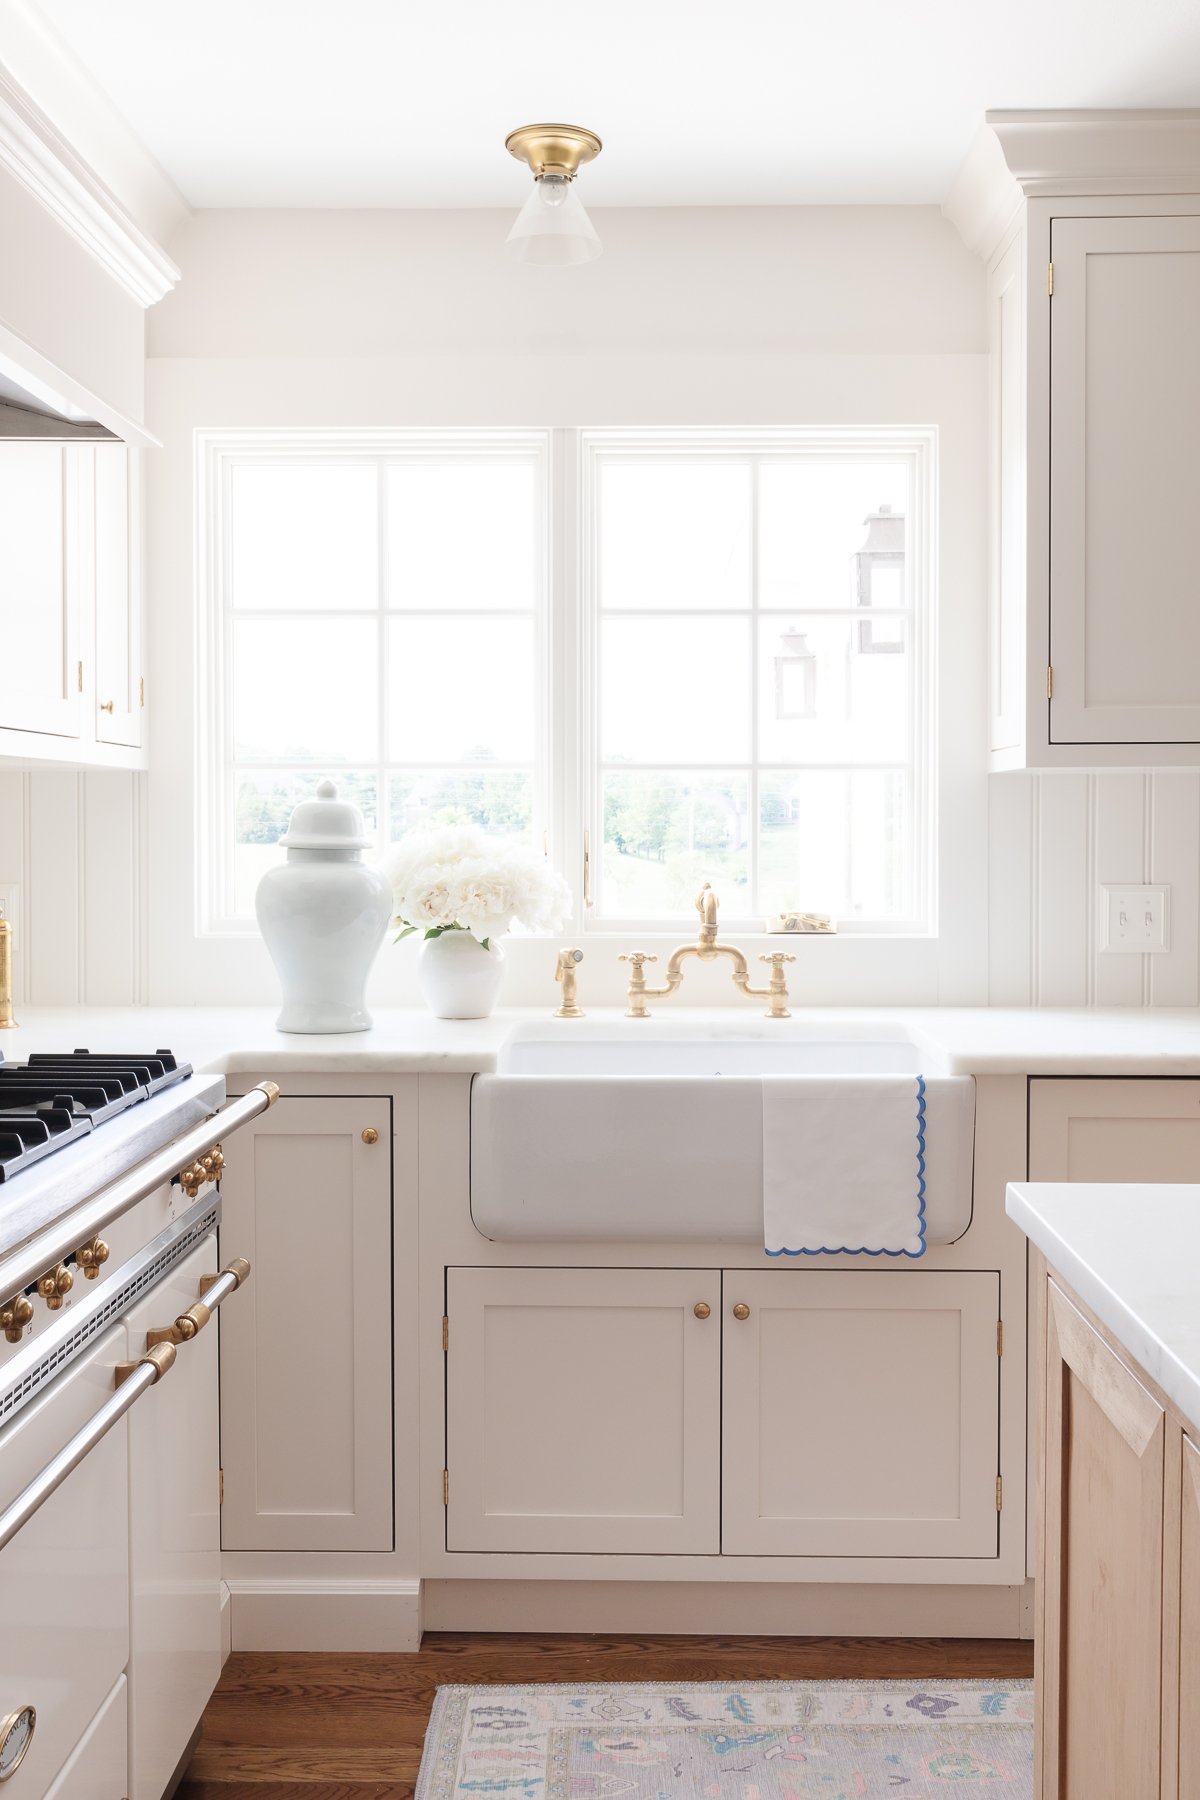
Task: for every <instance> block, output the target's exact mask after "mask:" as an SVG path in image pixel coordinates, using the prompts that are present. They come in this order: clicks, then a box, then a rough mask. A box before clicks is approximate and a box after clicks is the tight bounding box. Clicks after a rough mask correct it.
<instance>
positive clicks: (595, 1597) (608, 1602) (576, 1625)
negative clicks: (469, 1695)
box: [424, 1581, 1024, 1638]
mask: <svg viewBox="0 0 1200 1800" xmlns="http://www.w3.org/2000/svg"><path fill="white" fill-rule="evenodd" d="M1023 1594H1024V1589H1023V1588H1022V1587H995V1586H988V1587H983V1586H980V1587H941V1586H928V1587H899V1586H895V1585H893V1584H891V1583H887V1584H878V1585H867V1584H861V1585H858V1584H847V1583H842V1584H837V1585H831V1584H828V1583H825V1582H816V1583H811V1584H803V1583H796V1584H792V1583H783V1582H779V1583H773V1584H772V1583H767V1582H728V1581H720V1582H715V1581H714V1582H707V1581H695V1582H687V1581H680V1582H675V1581H427V1582H426V1583H425V1594H424V1611H425V1628H426V1630H427V1631H549V1632H562V1631H566V1632H570V1631H611V1632H655V1633H662V1632H665V1633H668V1634H680V1635H686V1634H693V1633H696V1634H705V1635H707V1634H709V1633H712V1632H719V1633H721V1634H722V1635H726V1634H735V1635H757V1636H765V1637H969V1638H975V1637H988V1638H993V1637H994V1638H1018V1637H1021V1636H1022V1635H1023V1632H1022V1598H1023Z"/></svg>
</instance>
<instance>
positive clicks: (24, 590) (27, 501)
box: [0, 440, 145, 768]
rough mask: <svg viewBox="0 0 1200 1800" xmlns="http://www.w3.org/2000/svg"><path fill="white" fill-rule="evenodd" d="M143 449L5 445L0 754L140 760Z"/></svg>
mask: <svg viewBox="0 0 1200 1800" xmlns="http://www.w3.org/2000/svg"><path fill="white" fill-rule="evenodd" d="M140 477H141V453H140V452H139V451H136V450H131V449H130V448H129V447H128V446H127V445H125V444H122V443H115V442H114V443H95V444H93V443H87V442H72V443H63V442H56V441H55V442H47V441H25V440H21V441H10V442H4V443H0V621H2V623H3V636H2V639H0V644H2V649H0V756H14V757H21V758H23V759H29V760H35V759H36V760H50V761H57V762H71V763H76V764H88V765H97V766H101V767H108V768H114V767H116V768H120V767H124V768H134V767H139V766H141V764H142V762H143V756H142V749H143V719H144V717H145V713H144V701H145V681H144V674H143V670H144V656H143V637H142V607H141V582H140V573H141V557H140V543H141V511H140Z"/></svg>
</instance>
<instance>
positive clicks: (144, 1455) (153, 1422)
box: [126, 1237, 253, 1800]
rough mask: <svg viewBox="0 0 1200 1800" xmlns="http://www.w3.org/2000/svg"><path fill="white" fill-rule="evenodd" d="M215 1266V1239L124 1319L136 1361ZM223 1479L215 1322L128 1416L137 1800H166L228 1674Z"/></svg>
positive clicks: (132, 1774) (132, 1786) (182, 1349)
mask: <svg viewBox="0 0 1200 1800" xmlns="http://www.w3.org/2000/svg"><path fill="white" fill-rule="evenodd" d="M216 1266H217V1252H216V1244H215V1242H214V1240H213V1239H212V1238H211V1237H210V1238H209V1239H208V1240H207V1241H206V1242H205V1243H203V1244H201V1245H199V1246H198V1247H197V1248H196V1249H195V1250H193V1251H192V1253H191V1255H190V1256H187V1257H185V1259H184V1260H183V1262H181V1263H180V1264H179V1266H178V1268H176V1269H174V1270H173V1271H172V1273H171V1274H170V1275H169V1276H168V1277H167V1278H166V1280H165V1281H162V1282H160V1283H159V1284H158V1286H157V1287H155V1288H154V1290H153V1291H152V1292H151V1293H149V1294H148V1295H147V1296H146V1298H145V1299H144V1300H141V1301H139V1302H138V1304H137V1306H135V1307H134V1309H133V1310H132V1312H131V1313H130V1314H129V1316H128V1319H127V1321H126V1327H127V1331H128V1339H129V1357H130V1359H131V1360H136V1358H137V1357H139V1356H141V1355H142V1354H143V1353H144V1351H145V1349H146V1334H147V1332H150V1331H155V1330H159V1329H163V1328H167V1327H169V1326H170V1325H171V1324H172V1323H173V1322H174V1320H175V1319H177V1318H178V1317H179V1315H180V1313H182V1312H185V1311H186V1310H187V1308H188V1307H189V1306H192V1305H194V1303H195V1302H196V1301H197V1300H199V1299H200V1297H201V1295H200V1283H201V1277H202V1276H205V1275H211V1274H213V1273H214V1271H215V1270H216ZM251 1279H253V1277H252V1278H251ZM250 1291H251V1289H250V1288H249V1287H246V1288H243V1289H239V1290H238V1292H237V1293H236V1294H234V1295H232V1296H231V1297H230V1299H229V1300H227V1301H226V1302H225V1304H224V1305H223V1306H222V1308H221V1310H220V1313H219V1314H218V1315H216V1316H217V1317H220V1318H221V1319H222V1320H224V1319H225V1318H226V1317H227V1316H228V1314H230V1313H232V1312H233V1311H234V1310H235V1309H236V1308H237V1307H239V1306H241V1305H243V1304H244V1303H245V1301H246V1299H247V1298H248V1296H249V1293H250ZM219 1479H220V1441H219V1436H218V1428H217V1326H216V1324H215V1322H214V1321H210V1322H209V1324H208V1325H207V1326H206V1327H205V1328H204V1329H203V1330H202V1331H200V1332H199V1333H198V1334H197V1335H196V1337H195V1338H193V1339H192V1340H191V1341H190V1342H189V1343H186V1344H181V1345H179V1347H178V1350H177V1353H176V1357H175V1361H174V1364H173V1365H172V1367H171V1369H170V1371H169V1372H168V1374H167V1375H166V1377H165V1378H164V1379H163V1380H162V1381H161V1382H159V1383H158V1384H157V1385H156V1386H154V1387H152V1388H151V1389H150V1390H149V1392H148V1393H145V1394H143V1395H142V1397H141V1399H140V1400H139V1401H138V1403H137V1405H136V1406H135V1407H134V1409H133V1411H132V1412H131V1413H130V1415H129V1583H130V1593H129V1636H130V1654H129V1790H128V1791H129V1800H160V1796H161V1795H162V1794H163V1793H164V1792H165V1791H166V1789H167V1786H168V1785H169V1783H170V1779H171V1776H172V1775H173V1774H174V1772H175V1768H176V1765H177V1764H178V1762H179V1758H180V1757H181V1756H182V1755H183V1752H184V1750H185V1749H186V1747H187V1742H188V1739H189V1738H190V1737H191V1735H192V1732H193V1731H194V1730H195V1728H196V1726H197V1725H198V1724H199V1722H200V1715H201V1713H202V1712H203V1711H204V1708H205V1706H206V1705H207V1704H208V1698H209V1695H210V1694H211V1693H212V1691H213V1689H214V1688H215V1687H216V1685H217V1680H218V1678H219V1676H220V1673H221V1566H220V1564H221V1525H220V1511H219Z"/></svg>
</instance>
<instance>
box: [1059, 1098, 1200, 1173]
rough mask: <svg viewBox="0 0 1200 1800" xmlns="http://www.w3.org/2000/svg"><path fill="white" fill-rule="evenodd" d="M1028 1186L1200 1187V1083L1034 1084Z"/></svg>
mask: <svg viewBox="0 0 1200 1800" xmlns="http://www.w3.org/2000/svg"><path fill="white" fill-rule="evenodd" d="M1029 1178H1030V1180H1031V1181H1133V1182H1144V1181H1183V1182H1190V1181H1200V1081H1185V1080H1178V1081H1097V1080H1092V1081H1047V1080H1042V1081H1033V1082H1031V1083H1030V1096H1029Z"/></svg>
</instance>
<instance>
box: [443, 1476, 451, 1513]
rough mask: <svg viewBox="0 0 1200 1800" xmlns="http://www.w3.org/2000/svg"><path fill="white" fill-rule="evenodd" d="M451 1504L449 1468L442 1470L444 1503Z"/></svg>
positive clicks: (444, 1504)
mask: <svg viewBox="0 0 1200 1800" xmlns="http://www.w3.org/2000/svg"><path fill="white" fill-rule="evenodd" d="M449 1504H450V1471H449V1469H443V1470H442V1505H443V1506H449Z"/></svg>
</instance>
